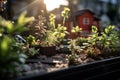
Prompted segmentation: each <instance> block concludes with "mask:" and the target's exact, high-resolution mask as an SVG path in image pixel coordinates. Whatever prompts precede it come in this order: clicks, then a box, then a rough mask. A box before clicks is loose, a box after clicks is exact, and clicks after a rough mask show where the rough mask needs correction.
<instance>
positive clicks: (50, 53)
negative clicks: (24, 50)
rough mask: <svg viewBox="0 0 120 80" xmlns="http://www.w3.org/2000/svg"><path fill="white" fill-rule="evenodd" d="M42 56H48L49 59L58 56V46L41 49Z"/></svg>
mask: <svg viewBox="0 0 120 80" xmlns="http://www.w3.org/2000/svg"><path fill="white" fill-rule="evenodd" d="M40 54H43V55H46V56H48V57H50V56H53V55H55V54H56V46H47V47H43V46H41V47H40Z"/></svg>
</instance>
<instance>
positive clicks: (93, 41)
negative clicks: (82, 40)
mask: <svg viewBox="0 0 120 80" xmlns="http://www.w3.org/2000/svg"><path fill="white" fill-rule="evenodd" d="M92 33H93V34H92V35H91V36H90V37H89V38H88V42H89V45H88V46H89V47H97V48H98V49H100V50H101V51H102V53H104V52H106V51H108V50H109V49H111V48H113V47H116V46H117V44H118V45H119V44H120V40H119V37H118V32H117V31H116V30H115V26H112V25H110V26H108V27H106V28H105V29H104V31H103V32H101V35H100V36H98V31H97V28H95V26H92Z"/></svg>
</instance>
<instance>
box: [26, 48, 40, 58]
mask: <svg viewBox="0 0 120 80" xmlns="http://www.w3.org/2000/svg"><path fill="white" fill-rule="evenodd" d="M25 54H26V55H27V56H28V57H33V56H35V55H37V54H39V49H35V48H27V49H26V51H25Z"/></svg>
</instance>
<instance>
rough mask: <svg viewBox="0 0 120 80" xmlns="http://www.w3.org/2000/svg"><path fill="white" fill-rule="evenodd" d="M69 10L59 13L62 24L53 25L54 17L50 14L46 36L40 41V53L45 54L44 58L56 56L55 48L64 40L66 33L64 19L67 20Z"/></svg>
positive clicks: (65, 9)
mask: <svg viewBox="0 0 120 80" xmlns="http://www.w3.org/2000/svg"><path fill="white" fill-rule="evenodd" d="M68 13H69V9H68V8H64V10H63V12H62V13H61V15H62V17H63V23H62V24H58V25H57V26H56V24H55V18H56V16H55V15H54V14H52V13H51V14H50V16H49V22H48V28H47V29H46V34H45V36H44V37H43V39H41V43H40V45H41V49H40V51H41V53H42V54H45V55H46V56H52V55H55V54H56V46H57V45H58V44H59V43H60V42H61V41H62V40H63V39H64V38H65V36H66V34H68V32H67V31H66V29H67V28H66V27H65V26H64V25H65V19H66V18H68Z"/></svg>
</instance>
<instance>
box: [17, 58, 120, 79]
mask: <svg viewBox="0 0 120 80" xmlns="http://www.w3.org/2000/svg"><path fill="white" fill-rule="evenodd" d="M119 78H120V57H114V58H110V59H104V60H100V61H95V62H91V63H86V64H83V65H76V66H71V67H69V68H66V69H62V70H57V71H53V72H48V73H44V74H38V75H33V76H30V75H29V76H26V77H20V78H17V79H16V80H98V79H99V80H108V79H109V80H118V79H119Z"/></svg>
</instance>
